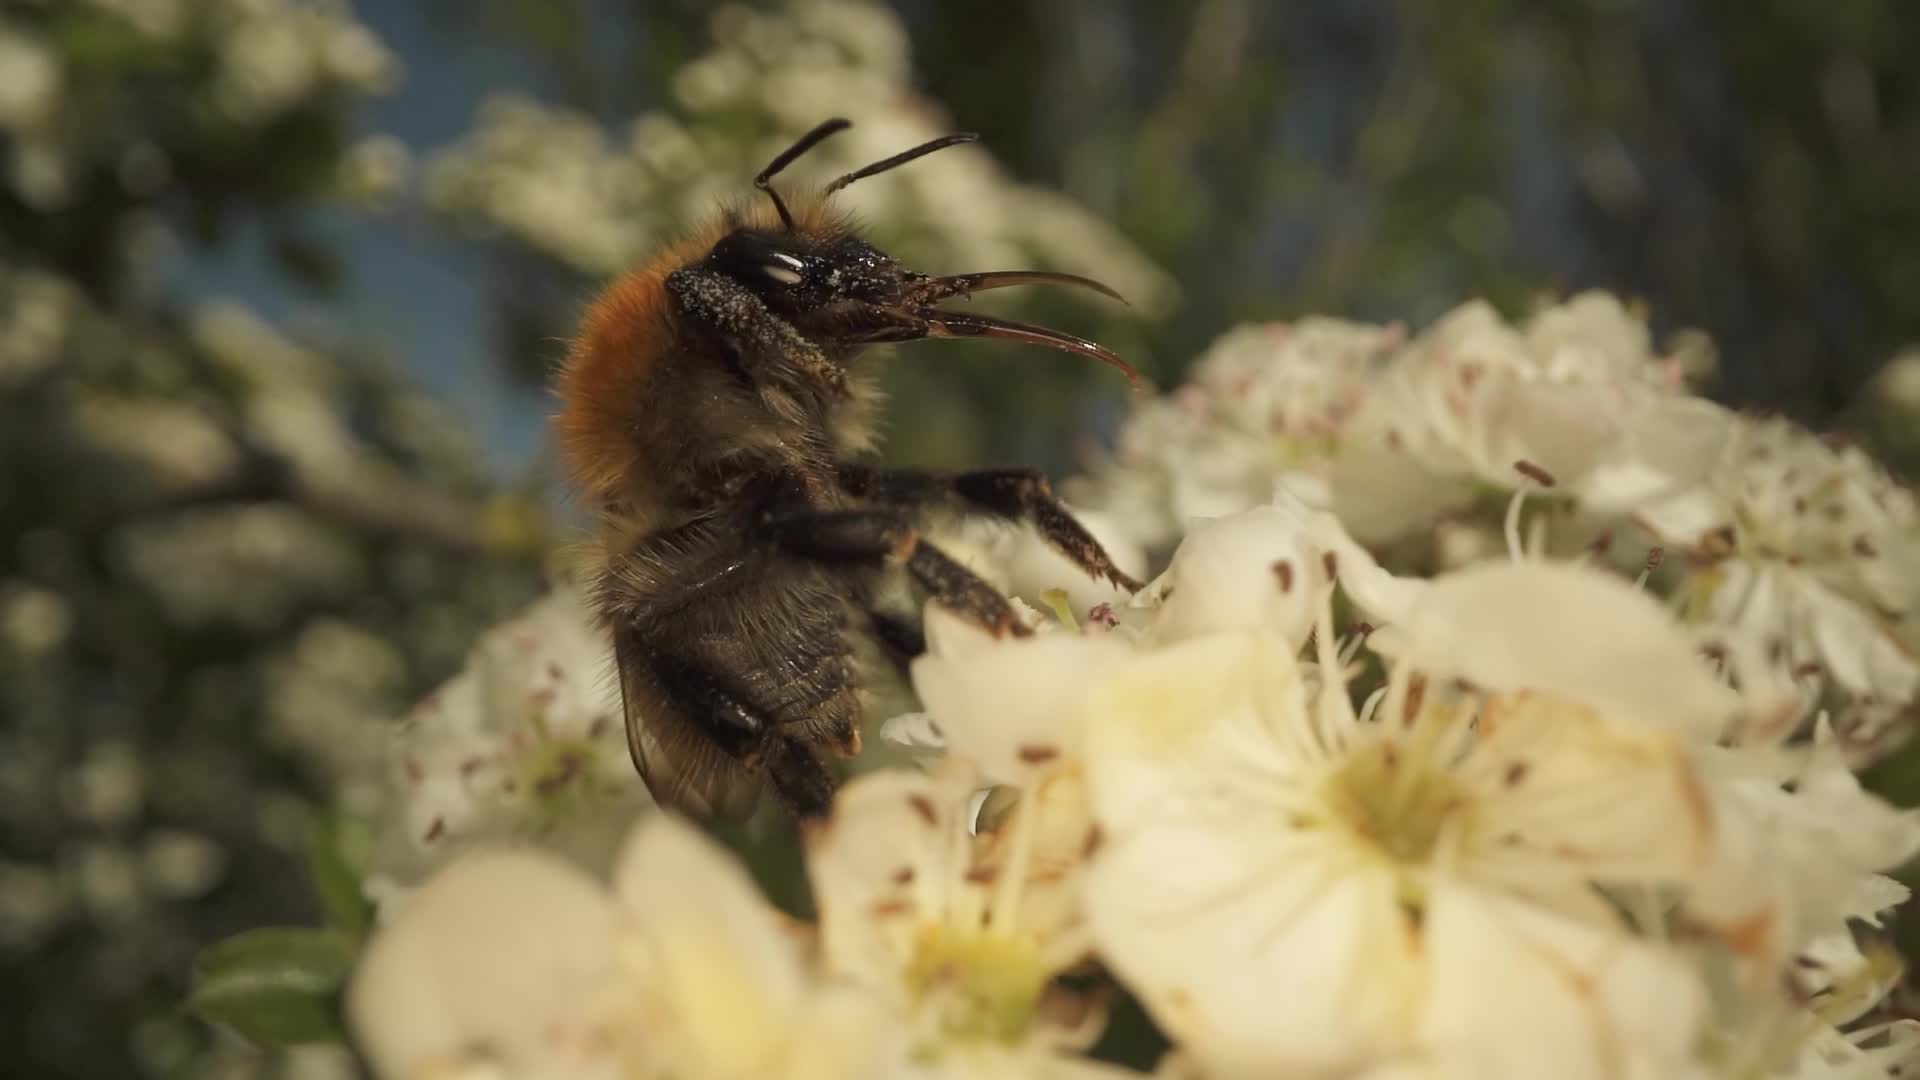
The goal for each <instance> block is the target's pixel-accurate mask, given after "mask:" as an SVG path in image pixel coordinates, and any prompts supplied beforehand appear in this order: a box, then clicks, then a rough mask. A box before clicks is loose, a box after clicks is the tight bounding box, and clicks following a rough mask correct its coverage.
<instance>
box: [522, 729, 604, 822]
mask: <svg viewBox="0 0 1920 1080" xmlns="http://www.w3.org/2000/svg"><path fill="white" fill-rule="evenodd" d="M600 754H601V749H600V747H599V745H598V744H596V743H594V742H592V741H590V740H588V739H571V738H559V739H541V740H540V741H539V742H536V743H535V744H534V745H533V747H532V748H531V749H530V750H528V751H527V753H526V755H525V756H524V757H522V758H521V759H520V761H519V762H517V763H516V765H515V768H514V774H515V777H516V780H517V783H518V785H519V788H520V790H521V791H523V792H524V793H525V795H524V797H525V798H526V799H527V800H528V802H529V804H530V805H531V807H532V808H533V809H534V810H535V812H537V813H538V814H539V815H541V816H542V817H544V818H545V819H547V820H548V821H552V822H558V821H563V820H566V819H569V818H572V817H573V816H575V815H577V814H580V813H582V812H583V811H586V810H589V809H591V808H592V807H593V806H594V804H595V802H596V801H597V800H598V799H599V798H600V797H601V795H602V788H603V787H604V786H605V785H604V784H603V783H602V782H601V780H600V776H601V771H600Z"/></svg>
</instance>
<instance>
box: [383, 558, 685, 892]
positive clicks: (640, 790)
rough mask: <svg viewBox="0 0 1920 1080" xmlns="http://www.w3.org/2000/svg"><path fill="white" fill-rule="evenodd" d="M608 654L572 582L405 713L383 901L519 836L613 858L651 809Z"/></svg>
mask: <svg viewBox="0 0 1920 1080" xmlns="http://www.w3.org/2000/svg"><path fill="white" fill-rule="evenodd" d="M608 663H609V657H608V655H607V648H606V644H605V642H604V641H603V640H602V638H601V637H600V635H599V632H598V631H597V629H596V628H595V627H594V625H593V623H592V621H591V616H590V615H589V614H588V612H587V609H586V604H585V601H584V598H583V597H582V596H581V595H580V593H579V592H578V591H577V590H574V589H571V588H568V589H562V590H559V591H557V592H555V593H554V594H553V595H551V596H549V597H547V598H546V599H544V600H542V601H540V602H539V603H538V604H536V605H534V606H533V607H532V608H530V609H529V610H528V611H527V612H526V613H525V614H523V615H522V616H520V617H519V618H517V619H515V620H514V621H512V622H509V623H506V624H504V625H502V626H500V627H498V628H496V629H494V630H493V631H491V632H490V633H488V635H487V636H486V637H485V638H484V639H483V640H482V641H481V642H480V644H479V645H478V647H476V648H475V650H474V652H473V654H472V655H471V657H470V658H469V659H468V661H467V666H466V668H465V670H463V671H462V672H461V673H460V674H459V675H457V676H455V677H454V678H453V679H452V680H450V681H449V682H447V683H446V684H445V685H443V686H442V687H441V688H440V689H439V690H437V691H436V692H435V693H434V694H432V695H431V696H429V697H428V698H427V699H426V700H425V701H424V702H422V703H421V704H420V705H419V706H418V707H417V708H416V709H415V710H414V711H413V712H412V713H410V714H409V715H408V716H407V717H405V718H404V719H402V720H401V721H400V722H399V724H398V726H397V727H396V728H395V729H394V731H393V734H392V745H391V748H390V750H389V751H388V756H387V759H386V764H385V768H386V774H387V775H386V786H387V791H388V802H387V805H386V806H385V807H384V808H383V809H382V810H381V811H380V812H379V819H380V821H379V833H380V836H379V839H378V842H377V846H376V849H375V857H374V865H373V867H372V872H371V876H370V880H369V891H370V892H371V893H373V894H374V895H375V897H376V899H391V898H392V897H393V895H394V894H395V893H396V892H397V891H398V889H399V888H400V887H402V886H406V885H409V884H413V883H416V882H418V881H419V880H420V879H421V878H422V877H423V876H424V875H425V874H426V873H428V872H430V871H431V870H432V869H433V868H435V867H437V866H439V865H441V864H443V863H444V862H445V861H446V860H447V859H448V858H450V857H452V856H453V855H455V854H458V853H459V852H462V851H466V850H470V849H473V848H475V847H478V846H483V845H486V844H492V843H499V842H501V841H507V840H518V841H523V842H525V841H537V842H539V843H540V844H541V845H542V846H543V847H546V848H548V849H551V850H555V851H558V852H561V853H563V854H565V855H567V856H568V857H570V858H572V859H575V860H577V861H579V862H581V863H582V864H584V865H586V866H589V867H594V868H604V867H605V866H606V865H607V861H608V859H609V858H610V857H611V855H612V853H613V851H614V848H615V845H616V844H617V843H618V841H619V838H620V837H621V836H622V835H623V834H624V833H625V832H626V830H627V827H628V826H629V825H630V824H631V822H632V821H633V820H634V819H635V817H636V816H637V815H639V813H640V812H641V811H642V810H644V809H645V808H646V807H648V806H649V805H650V800H649V799H648V798H647V795H646V790H645V788H644V786H643V785H642V784H641V782H640V779H639V777H638V776H637V775H635V773H634V771H633V766H632V764H631V763H630V761H629V760H628V755H627V746H626V729H625V725H624V723H623V721H622V717H621V712H620V701H619V697H618V690H617V689H616V688H615V686H614V685H613V683H612V681H611V678H610V676H609V675H608V670H607V669H608Z"/></svg>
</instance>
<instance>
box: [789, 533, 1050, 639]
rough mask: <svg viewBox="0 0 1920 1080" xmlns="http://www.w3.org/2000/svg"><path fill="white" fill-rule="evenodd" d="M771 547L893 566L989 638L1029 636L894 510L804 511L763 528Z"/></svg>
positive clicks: (995, 593)
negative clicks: (770, 537)
mask: <svg viewBox="0 0 1920 1080" xmlns="http://www.w3.org/2000/svg"><path fill="white" fill-rule="evenodd" d="M767 528H768V529H769V531H770V532H771V533H772V535H773V538H774V540H775V542H776V543H778V544H779V545H780V546H781V547H782V548H785V549H786V550H787V551H789V552H791V553H793V554H795V555H798V556H800V557H802V558H806V559H812V560H814V561H816V562H823V563H837V564H842V565H856V566H872V567H875V568H879V567H886V566H899V567H902V568H904V569H905V570H906V572H907V574H908V576H909V577H911V578H912V579H913V580H914V582H915V583H916V584H918V585H919V586H920V587H921V588H923V589H925V590H926V591H927V597H928V599H930V600H932V601H934V602H935V603H938V604H940V605H941V606H943V607H946V608H948V609H950V610H952V611H954V612H955V613H957V614H959V615H961V616H963V617H965V618H967V619H970V620H972V621H973V622H975V623H978V624H979V625H980V626H982V627H984V628H986V629H987V630H988V631H989V632H990V633H992V634H993V635H994V636H995V637H999V636H1000V635H1002V634H1006V633H1011V634H1013V635H1014V636H1016V637H1025V636H1026V635H1027V634H1030V633H1032V631H1030V630H1028V629H1027V627H1026V624H1024V623H1022V622H1021V621H1020V616H1019V615H1018V614H1017V613H1016V612H1015V611H1014V610H1013V605H1012V604H1011V603H1009V602H1008V601H1007V598H1006V597H1004V596H1002V595H1000V591H999V590H998V589H995V588H994V587H993V586H992V585H989V584H987V583H986V582H985V581H983V580H981V579H980V576H979V575H978V574H975V573H974V572H973V571H971V570H969V569H967V568H966V567H965V566H964V565H962V564H961V563H960V561H959V560H957V559H955V558H954V557H953V556H951V555H948V554H947V553H946V552H944V551H941V550H940V549H939V548H937V547H935V546H933V545H932V544H930V543H928V542H927V541H925V540H922V539H921V538H920V534H919V532H918V531H916V530H915V529H914V527H913V522H912V520H911V519H910V518H909V517H908V516H907V515H906V514H905V513H903V512H901V511H898V510H806V511H799V512H797V513H790V514H783V515H780V516H778V517H775V518H773V519H772V520H770V521H768V522H767Z"/></svg>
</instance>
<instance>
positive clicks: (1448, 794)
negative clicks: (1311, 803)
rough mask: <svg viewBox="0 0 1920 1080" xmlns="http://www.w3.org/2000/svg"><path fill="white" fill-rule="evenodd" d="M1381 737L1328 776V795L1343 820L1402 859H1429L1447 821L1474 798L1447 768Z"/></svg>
mask: <svg viewBox="0 0 1920 1080" xmlns="http://www.w3.org/2000/svg"><path fill="white" fill-rule="evenodd" d="M1409 749H1410V748H1409V747H1407V746H1402V745H1396V744H1395V743H1392V742H1379V743H1376V744H1374V745H1372V746H1369V747H1365V748H1363V749H1361V750H1359V751H1357V752H1356V753H1354V754H1353V755H1352V756H1351V757H1350V758H1348V759H1347V761H1346V763H1345V764H1343V765H1341V766H1340V768H1339V769H1338V770H1337V771H1335V772H1334V774H1333V775H1332V776H1330V777H1328V779H1327V789H1326V799H1327V803H1328V804H1329V805H1330V806H1332V807H1333V809H1334V813H1335V814H1336V815H1337V816H1338V817H1339V819H1340V821H1341V823H1342V824H1344V825H1346V826H1347V827H1348V828H1349V829H1351V830H1352V831H1353V832H1354V833H1355V834H1356V835H1357V836H1359V837H1360V838H1361V839H1363V840H1365V841H1366V842H1367V843H1369V844H1371V845H1372V846H1374V847H1375V848H1378V849H1379V850H1380V852H1381V853H1382V854H1384V855H1386V856H1387V857H1388V858H1389V859H1391V860H1393V861H1394V862H1396V863H1401V864H1424V863H1426V862H1428V861H1429V860H1430V859H1431V858H1432V857H1433V851H1434V848H1435V847H1437V846H1438V845H1439V842H1440V837H1441V835H1442V833H1443V832H1445V830H1446V828H1447V826H1448V825H1449V824H1450V823H1451V822H1454V821H1457V820H1458V815H1459V813H1460V811H1462V810H1463V809H1465V808H1466V807H1467V806H1468V805H1469V804H1470V802H1471V800H1470V798H1469V796H1468V794H1467V792H1466V790H1465V789H1464V788H1462V787H1461V785H1460V784H1459V782H1458V781H1457V780H1456V779H1455V778H1454V777H1453V776H1452V775H1451V774H1450V773H1449V772H1448V771H1447V770H1445V769H1440V768H1435V767H1434V766H1433V763H1432V762H1430V761H1426V760H1422V759H1421V756H1420V755H1418V754H1414V753H1409V752H1408V751H1409Z"/></svg>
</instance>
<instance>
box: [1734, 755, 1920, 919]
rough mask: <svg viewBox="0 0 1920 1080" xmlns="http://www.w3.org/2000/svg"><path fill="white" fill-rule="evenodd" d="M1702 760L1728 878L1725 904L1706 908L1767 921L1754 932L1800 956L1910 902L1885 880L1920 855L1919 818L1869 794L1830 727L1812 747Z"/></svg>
mask: <svg viewBox="0 0 1920 1080" xmlns="http://www.w3.org/2000/svg"><path fill="white" fill-rule="evenodd" d="M1703 760H1704V763H1705V764H1706V766H1707V775H1708V784H1707V790H1708V791H1709V793H1710V794H1711V796H1712V798H1713V801H1714V815H1715V819H1716V820H1717V821H1718V822H1719V823H1720V832H1721V836H1722V839H1723V841H1724V844H1723V847H1722V855H1721V859H1722V864H1723V866H1724V868H1725V873H1726V875H1727V876H1726V877H1725V878H1723V879H1720V880H1719V882H1718V884H1719V887H1721V888H1722V889H1723V895H1721V896H1715V897H1711V898H1703V899H1712V900H1713V901H1714V902H1715V903H1716V904H1717V905H1718V906H1721V907H1724V908H1729V909H1732V908H1738V907H1740V906H1746V907H1748V908H1749V909H1756V908H1757V909H1759V910H1765V911H1768V912H1770V913H1771V914H1770V915H1769V916H1768V917H1767V919H1766V920H1765V921H1764V922H1758V923H1755V924H1754V933H1755V934H1762V933H1763V934H1765V935H1766V936H1767V937H1768V938H1771V939H1774V941H1775V944H1773V946H1772V950H1771V951H1773V952H1776V953H1777V952H1780V951H1787V950H1798V949H1800V948H1802V947H1804V946H1807V945H1808V944H1809V943H1810V942H1813V941H1814V940H1815V939H1816V938H1818V937H1820V936H1823V935H1825V936H1831V935H1833V934H1835V933H1837V932H1841V931H1840V928H1841V927H1842V926H1843V923H1844V920H1846V919H1849V918H1866V917H1869V916H1871V915H1872V914H1874V913H1875V912H1877V911H1879V910H1880V909H1883V908H1886V907H1890V906H1892V905H1893V904H1896V903H1899V902H1900V901H1902V900H1904V899H1905V890H1904V889H1902V890H1900V891H1899V893H1898V894H1897V895H1896V894H1894V893H1892V892H1890V891H1888V890H1887V889H1885V888H1883V887H1881V885H1880V884H1879V883H1880V882H1882V881H1883V880H1884V879H1881V878H1880V877H1879V876H1878V874H1879V872H1880V871H1885V870H1892V869H1894V868H1896V867H1899V866H1900V865H1902V864H1904V863H1905V862H1906V861H1907V860H1908V859H1910V858H1912V857H1913V856H1914V855H1915V854H1916V853H1920V812H1915V811H1909V810H1899V809H1896V808H1894V807H1892V806H1890V805H1888V804H1887V803H1886V802H1885V801H1884V800H1882V799H1881V798H1879V797H1878V796H1876V795H1873V794H1870V793H1868V792H1867V791H1865V790H1864V789H1862V788H1861V786H1860V782H1859V780H1858V779H1856V778H1855V777H1854V775H1853V773H1852V772H1850V771H1849V770H1848V768H1847V763H1846V759H1845V756H1844V754H1843V753H1842V751H1841V747H1840V746H1839V745H1838V740H1837V739H1836V738H1835V737H1834V736H1833V734H1832V731H1831V729H1830V727H1829V726H1828V725H1827V724H1826V723H1824V722H1822V723H1820V724H1819V725H1818V726H1817V728H1816V730H1815V735H1814V739H1813V741H1812V742H1811V744H1809V745H1805V746H1799V747H1793V748H1785V749H1773V748H1768V747H1759V748H1754V749H1739V748H1731V749H1715V750H1711V751H1708V752H1706V753H1705V754H1703ZM1863 897H1864V898H1868V900H1869V902H1865V903H1863ZM1873 901H1877V902H1873Z"/></svg>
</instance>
